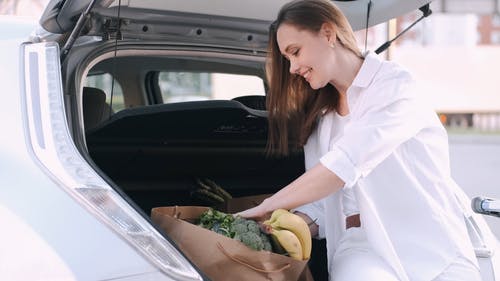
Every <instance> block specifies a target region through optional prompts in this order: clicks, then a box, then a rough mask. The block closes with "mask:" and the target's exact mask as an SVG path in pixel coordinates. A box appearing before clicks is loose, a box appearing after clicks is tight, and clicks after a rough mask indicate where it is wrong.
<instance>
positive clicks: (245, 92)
mask: <svg viewBox="0 0 500 281" xmlns="http://www.w3.org/2000/svg"><path fill="white" fill-rule="evenodd" d="M158 84H159V88H160V91H161V96H162V100H163V103H174V102H183V101H199V100H231V99H234V98H237V97H241V96H249V95H261V96H264V95H265V90H264V81H263V80H262V79H261V78H260V77H257V76H253V75H241V74H227V73H209V72H172V71H169V72H160V73H159V76H158Z"/></svg>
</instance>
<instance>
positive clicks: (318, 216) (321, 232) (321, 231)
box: [291, 202, 326, 239]
mask: <svg viewBox="0 0 500 281" xmlns="http://www.w3.org/2000/svg"><path fill="white" fill-rule="evenodd" d="M319 203H320V202H313V203H310V204H306V205H302V206H299V207H297V208H295V209H293V210H291V211H292V212H294V211H299V212H301V213H304V214H306V215H308V216H309V218H311V220H312V221H314V223H315V224H317V225H318V236H317V237H313V238H317V239H323V238H325V237H326V235H325V219H324V214H323V213H322V211H321V210H320V209H319V208H318V207H316V206H314V204H319Z"/></svg>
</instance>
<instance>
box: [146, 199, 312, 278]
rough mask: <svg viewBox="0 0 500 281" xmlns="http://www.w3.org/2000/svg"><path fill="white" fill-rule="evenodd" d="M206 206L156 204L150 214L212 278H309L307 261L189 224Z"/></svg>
mask: <svg viewBox="0 0 500 281" xmlns="http://www.w3.org/2000/svg"><path fill="white" fill-rule="evenodd" d="M207 209H208V208H206V207H195V206H173V207H158V208H153V209H152V212H151V218H152V220H153V222H155V223H156V224H157V225H158V226H159V227H160V228H161V229H162V230H164V231H165V232H166V234H167V235H168V236H169V237H170V238H171V239H172V240H173V241H174V242H175V243H176V244H177V246H178V247H179V248H180V250H182V251H183V253H184V254H185V255H186V256H187V257H188V258H189V259H190V260H191V261H192V262H193V263H194V264H196V266H198V267H199V268H200V269H201V270H202V271H203V272H204V273H205V274H206V275H207V276H208V277H209V278H210V279H211V280H213V281H224V280H229V281H234V280H238V281H245V280H248V281H259V280H283V281H293V280H312V277H311V276H310V273H309V271H308V270H307V261H299V260H295V259H292V258H290V257H287V256H284V255H279V254H275V253H271V252H268V251H255V250H252V249H250V248H248V247H247V246H245V245H244V244H242V243H240V242H238V241H236V240H234V239H231V238H228V237H225V236H223V235H219V234H217V233H215V232H213V231H210V230H208V229H204V228H202V227H199V226H197V225H195V224H192V223H194V222H195V221H196V219H197V218H198V217H199V216H200V215H201V214H202V213H203V212H204V211H206V210H207ZM190 222H192V223H190Z"/></svg>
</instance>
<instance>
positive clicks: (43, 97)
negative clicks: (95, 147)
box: [21, 43, 202, 280]
mask: <svg viewBox="0 0 500 281" xmlns="http://www.w3.org/2000/svg"><path fill="white" fill-rule="evenodd" d="M22 52H23V53H22V55H21V57H22V59H23V62H22V64H21V65H22V67H24V69H23V70H22V71H23V72H24V73H22V74H23V75H24V85H23V88H24V92H25V95H24V106H25V113H26V118H25V123H26V135H27V137H26V142H27V145H28V148H29V149H30V150H31V152H32V155H33V156H34V157H33V158H34V160H35V162H37V163H38V164H39V165H40V166H41V167H42V170H43V171H44V172H45V173H47V174H48V175H49V176H50V177H51V178H52V179H53V180H54V181H55V182H56V183H57V184H58V185H59V186H61V187H62V188H63V189H64V190H65V191H67V192H68V193H69V194H70V195H71V196H72V197H73V198H74V199H76V200H77V201H78V202H79V203H80V204H81V205H83V206H84V207H85V208H86V209H87V210H89V211H90V212H91V213H92V214H93V215H94V216H96V217H97V218H99V219H100V220H101V221H102V222H103V223H104V224H105V225H107V226H109V227H110V228H111V229H112V230H114V231H115V232H116V233H117V234H119V235H120V236H121V237H122V238H124V239H125V240H126V241H127V242H129V244H130V245H132V246H133V247H134V248H135V249H136V250H137V251H139V252H140V253H142V254H143V256H144V257H146V258H147V259H148V260H149V261H150V262H152V263H153V264H154V265H155V266H157V267H158V268H159V269H160V270H161V271H162V272H164V273H165V275H167V276H169V277H171V278H172V279H174V280H202V278H201V276H200V275H199V273H198V272H197V271H196V270H195V269H194V268H193V266H192V265H191V264H190V263H189V261H188V260H187V259H186V258H185V257H184V256H183V255H182V254H181V253H180V252H179V251H178V250H177V248H175V247H174V246H173V245H172V244H171V243H170V242H169V241H168V240H166V239H165V238H164V237H163V236H162V235H161V234H160V233H159V232H158V231H157V230H156V229H155V228H154V227H153V226H152V225H151V224H150V223H149V222H148V221H147V220H146V219H145V218H144V217H142V216H141V215H140V214H139V213H137V212H136V210H135V209H134V208H133V207H132V206H130V205H129V204H128V203H127V202H126V201H125V200H124V199H123V198H122V197H121V196H120V195H119V194H118V193H117V192H116V191H115V190H114V189H113V188H111V186H109V184H108V183H107V182H106V181H104V180H103V179H102V177H100V176H99V175H98V174H97V173H96V172H95V171H94V170H93V169H92V167H91V166H90V165H89V164H88V163H87V161H85V159H84V158H83V157H82V156H81V154H80V153H79V152H78V149H77V148H76V146H75V144H74V142H73V140H72V138H71V134H70V131H69V127H68V122H67V119H66V112H65V106H64V100H63V98H64V94H63V91H62V85H61V81H62V80H61V79H62V78H61V71H60V67H61V66H60V62H59V57H60V56H59V47H58V45H57V44H55V43H36V44H25V45H23V48H22Z"/></svg>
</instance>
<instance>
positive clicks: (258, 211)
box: [235, 200, 271, 221]
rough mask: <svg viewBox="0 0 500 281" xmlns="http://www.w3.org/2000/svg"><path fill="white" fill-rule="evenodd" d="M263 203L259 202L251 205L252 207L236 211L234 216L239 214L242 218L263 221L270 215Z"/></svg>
mask: <svg viewBox="0 0 500 281" xmlns="http://www.w3.org/2000/svg"><path fill="white" fill-rule="evenodd" d="M264 201H265V200H264ZM263 204H264V202H263V203H261V204H260V205H257V206H255V207H253V208H250V209H246V210H244V211H241V212H239V213H236V214H235V216H241V217H243V218H247V219H253V220H255V221H264V220H266V219H268V218H269V217H270V216H271V212H269V211H267V210H266V209H265V208H264V205H263Z"/></svg>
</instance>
